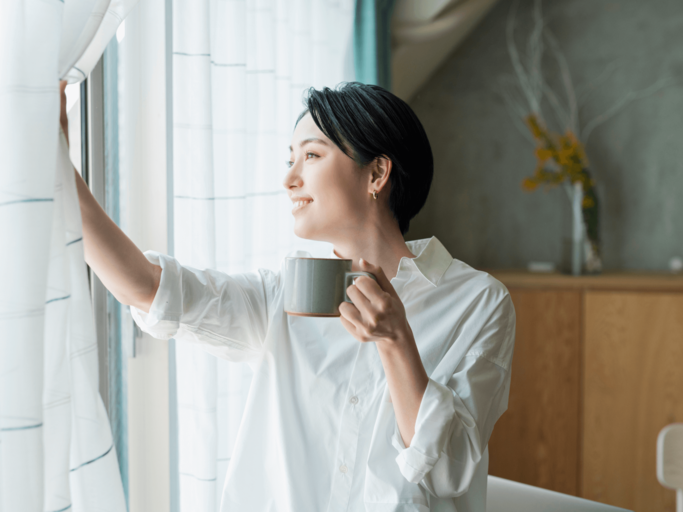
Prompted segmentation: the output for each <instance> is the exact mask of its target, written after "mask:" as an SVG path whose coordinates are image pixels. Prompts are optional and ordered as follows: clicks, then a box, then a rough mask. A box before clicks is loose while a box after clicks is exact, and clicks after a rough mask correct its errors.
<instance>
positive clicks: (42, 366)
mask: <svg viewBox="0 0 683 512" xmlns="http://www.w3.org/2000/svg"><path fill="white" fill-rule="evenodd" d="M132 3H133V2H132V1H126V2H123V1H120V2H116V1H115V2H112V3H111V5H110V2H109V0H80V1H78V2H66V3H65V2H62V1H59V0H49V1H44V0H40V1H39V0H3V1H2V2H1V3H0V152H1V154H2V155H3V164H2V168H1V170H0V239H1V240H2V241H3V242H2V243H3V246H2V250H0V265H1V267H0V268H2V278H1V281H0V282H1V284H0V511H2V512H34V511H35V512H43V511H66V510H69V511H72V510H73V511H76V512H90V511H93V510H98V511H112V512H124V511H125V510H126V504H125V501H124V495H123V488H122V485H121V478H120V475H119V468H118V462H117V458H116V451H115V450H114V449H113V442H112V436H111V430H110V426H109V420H108V418H107V413H106V411H105V409H104V405H103V403H102V400H101V398H100V396H99V390H98V387H99V380H98V358H97V339H96V335H95V326H94V320H93V314H92V308H91V302H90V293H89V285H88V277H87V273H86V266H85V263H84V259H83V244H82V233H81V217H80V208H79V204H78V196H77V192H76V184H75V179H74V172H73V167H72V165H71V162H70V161H69V157H68V149H67V145H66V139H65V138H64V136H63V135H62V134H61V133H60V129H59V88H58V80H59V78H62V77H66V78H68V79H69V80H70V81H72V82H73V81H78V80H81V79H82V78H84V77H85V76H86V75H87V74H88V73H89V72H90V70H91V69H92V67H93V66H94V65H95V63H96V62H97V60H98V59H99V57H100V55H101V54H102V52H103V50H104V45H105V44H106V41H108V40H109V38H110V37H111V35H113V33H114V31H115V30H116V26H117V25H118V21H120V20H121V19H122V17H123V16H125V13H126V12H127V11H128V10H129V9H130V7H131V6H132ZM103 20H104V21H103ZM113 20H118V21H113ZM75 65H76V66H75ZM77 68H78V69H77Z"/></svg>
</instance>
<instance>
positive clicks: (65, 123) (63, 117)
mask: <svg viewBox="0 0 683 512" xmlns="http://www.w3.org/2000/svg"><path fill="white" fill-rule="evenodd" d="M59 97H60V101H61V106H60V109H59V124H61V125H62V131H63V132H64V137H66V144H67V146H68V145H69V118H68V116H67V114H66V80H60V81H59Z"/></svg>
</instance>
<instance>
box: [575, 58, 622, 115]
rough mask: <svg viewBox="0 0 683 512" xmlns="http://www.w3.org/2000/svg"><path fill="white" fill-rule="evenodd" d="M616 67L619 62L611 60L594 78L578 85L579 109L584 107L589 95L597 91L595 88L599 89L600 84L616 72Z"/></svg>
mask: <svg viewBox="0 0 683 512" xmlns="http://www.w3.org/2000/svg"><path fill="white" fill-rule="evenodd" d="M615 69H617V63H616V62H610V63H609V64H607V65H606V66H605V67H604V68H603V70H602V71H601V72H600V74H599V75H598V76H597V77H596V78H595V79H594V80H592V81H591V82H588V83H585V84H581V85H577V86H576V98H577V103H578V106H579V109H580V108H582V107H583V105H584V104H585V102H586V101H587V100H588V97H589V96H590V95H591V94H592V93H593V91H595V89H597V87H598V86H599V85H602V84H603V83H604V82H606V81H607V79H608V78H609V77H610V75H611V74H612V73H613V72H614V70H615Z"/></svg>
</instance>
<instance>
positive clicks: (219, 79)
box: [173, 0, 354, 512]
mask: <svg viewBox="0 0 683 512" xmlns="http://www.w3.org/2000/svg"><path fill="white" fill-rule="evenodd" d="M353 13H354V3H353V0H277V1H276V0H242V1H231V2H220V1H217V0H174V2H173V146H174V148H173V167H174V195H175V199H174V240H175V243H174V255H175V257H176V258H178V260H179V261H180V262H181V263H183V264H185V265H190V266H193V267H197V268H216V269H218V270H221V271H223V272H226V273H239V272H246V271H250V270H255V269H257V268H271V269H277V268H279V267H280V265H281V263H282V260H283V258H284V257H285V256H286V255H287V254H288V253H290V252H291V251H293V250H295V249H300V250H306V251H309V252H310V253H311V254H314V255H326V254H327V253H328V252H329V248H330V246H329V244H322V243H319V242H310V241H306V240H301V239H299V238H297V237H295V235H294V234H293V225H294V224H293V217H292V215H291V212H290V211H291V208H292V204H291V202H290V200H289V198H288V196H287V193H286V190H285V188H284V187H283V186H282V181H283V179H284V177H285V174H286V172H287V166H286V165H285V162H286V161H288V160H289V144H290V140H291V135H292V132H293V129H294V122H295V120H296V118H297V116H298V115H299V113H300V112H301V111H302V110H303V105H302V101H301V100H302V94H303V92H304V91H305V90H306V89H307V88H308V87H310V86H314V87H316V88H321V87H322V86H335V85H337V84H338V83H339V82H341V81H345V80H346V81H351V80H353V79H354V73H353V45H352V34H353V30H352V28H353ZM176 350H177V353H176V361H177V396H178V428H179V436H178V437H179V473H180V476H179V480H180V510H181V511H182V512H189V511H198V512H213V511H216V510H218V506H219V504H220V494H221V490H222V487H223V482H224V480H225V476H226V472H227V469H228V465H229V462H230V457H231V454H232V453H233V450H234V449H235V446H234V441H235V438H236V435H237V430H238V428H239V425H240V421H241V416H242V411H243V408H244V404H245V401H246V400H247V396H248V389H249V384H250V380H251V371H250V369H249V367H248V366H247V365H245V364H238V363H229V362H227V361H223V360H218V359H216V358H214V357H213V356H210V355H208V354H206V353H205V352H203V351H201V349H198V348H195V347H193V346H191V345H187V344H183V343H180V342H178V343H177V344H176Z"/></svg>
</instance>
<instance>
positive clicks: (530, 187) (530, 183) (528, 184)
mask: <svg viewBox="0 0 683 512" xmlns="http://www.w3.org/2000/svg"><path fill="white" fill-rule="evenodd" d="M536 188H538V183H536V181H534V180H533V178H524V180H523V181H522V189H523V190H525V191H526V192H533V191H534V190H536Z"/></svg>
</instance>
